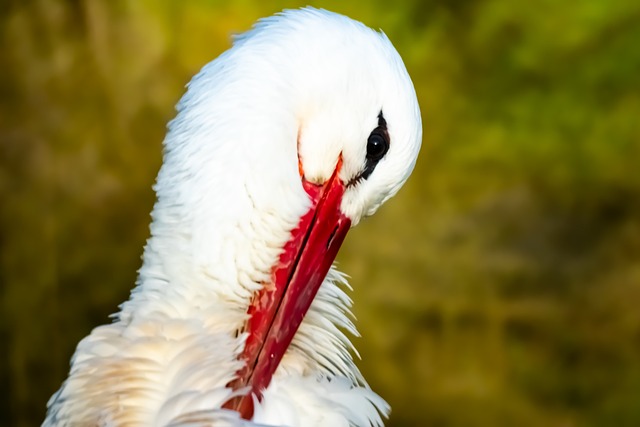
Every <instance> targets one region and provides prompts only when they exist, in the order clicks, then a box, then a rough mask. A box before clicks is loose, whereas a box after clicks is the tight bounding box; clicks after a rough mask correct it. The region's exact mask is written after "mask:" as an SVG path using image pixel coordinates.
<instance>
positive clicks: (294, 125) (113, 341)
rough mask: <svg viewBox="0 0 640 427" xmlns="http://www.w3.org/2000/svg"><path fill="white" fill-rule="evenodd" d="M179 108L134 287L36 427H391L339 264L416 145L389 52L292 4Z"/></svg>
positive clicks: (205, 71)
mask: <svg viewBox="0 0 640 427" xmlns="http://www.w3.org/2000/svg"><path fill="white" fill-rule="evenodd" d="M176 110H177V113H176V116H175V118H174V119H172V120H171V121H170V122H169V124H168V127H167V133H166V136H165V139H164V142H163V148H164V149H163V163H162V166H161V167H160V170H159V172H158V176H157V178H156V182H155V184H154V187H153V188H154V190H155V192H156V201H155V204H154V206H153V209H152V212H151V225H150V237H149V238H148V240H147V242H146V244H145V247H144V251H143V256H142V266H141V267H140V269H139V271H138V278H137V280H136V283H135V287H134V288H133V290H132V291H131V294H130V297H129V299H128V300H127V301H125V302H124V303H122V304H121V305H120V306H119V312H117V313H116V314H114V315H113V319H112V322H111V323H109V324H106V325H102V326H98V327H96V328H95V329H93V331H92V332H91V333H90V334H89V335H88V336H87V337H85V338H84V339H82V340H81V341H80V343H79V344H78V346H77V348H76V350H75V353H74V355H73V357H72V359H71V366H70V371H69V375H68V377H67V379H66V380H65V381H64V382H63V384H62V386H61V387H60V389H59V390H58V391H57V392H55V393H54V394H53V396H52V397H51V398H50V399H49V402H48V404H47V408H48V409H47V415H46V418H45V420H44V423H43V424H42V425H43V426H45V427H51V426H85V425H87V426H89V425H90V426H171V427H176V426H192V427H193V426H214V425H215V426H232V427H237V426H247V427H249V426H276V425H277V426H338V427H339V426H382V425H383V423H384V418H387V417H388V414H389V412H390V407H389V405H388V404H387V402H386V401H385V400H384V399H383V398H382V397H381V396H379V395H378V394H377V393H375V392H374V391H373V390H372V389H371V388H370V386H369V385H368V384H367V382H366V380H365V379H364V378H363V375H362V374H361V373H360V371H359V370H358V368H357V367H356V365H355V362H354V357H355V355H357V352H356V350H355V348H354V347H353V345H352V344H351V341H350V338H349V337H350V336H354V335H357V330H356V327H355V325H354V319H353V315H352V314H351V312H350V308H351V304H352V302H351V299H350V297H349V296H348V293H347V292H348V291H349V290H350V285H349V284H348V282H347V278H346V275H344V274H343V273H340V272H339V271H338V270H337V269H336V268H335V266H334V265H333V264H334V260H335V257H336V254H337V252H338V250H339V248H340V245H341V244H342V242H343V240H344V238H345V236H346V234H347V232H348V231H349V230H350V229H351V228H352V227H354V226H356V225H357V224H358V223H359V222H360V220H361V219H363V218H365V217H367V216H370V215H373V214H374V213H375V212H376V211H377V209H378V208H379V207H380V206H381V205H382V204H383V203H384V202H385V201H386V200H388V199H389V198H391V197H392V196H393V195H394V194H396V193H397V191H398V190H399V189H400V187H401V186H402V185H403V184H404V183H405V181H406V180H407V179H408V177H409V175H410V174H411V172H412V170H413V169H414V166H415V163H416V160H417V157H418V153H419V151H420V147H421V144H422V122H421V114H420V108H419V105H418V101H417V96H416V92H415V88H414V85H413V83H412V81H411V78H410V77H409V74H408V72H407V69H406V67H405V65H404V63H403V61H402V59H401V57H400V55H399V54H398V52H397V51H396V49H395V48H394V47H393V45H392V43H391V41H390V40H389V38H388V37H387V36H386V35H385V34H384V33H383V32H382V31H376V30H373V29H371V28H369V27H367V26H365V25H364V24H362V23H360V22H358V21H355V20H352V19H351V18H348V17H346V16H343V15H340V14H336V13H333V12H330V11H327V10H323V9H315V8H311V7H307V8H302V9H295V10H285V11H282V12H280V13H277V14H275V15H273V16H270V17H267V18H263V19H261V20H258V21H257V22H256V23H255V24H254V26H253V27H252V28H251V29H249V30H248V31H247V32H245V33H243V34H240V35H238V36H235V37H234V40H233V44H232V46H231V47H230V48H229V49H228V50H227V51H225V52H224V53H222V54H221V55H220V56H218V57H217V58H216V59H214V60H213V61H211V62H209V63H208V64H206V65H205V66H204V67H203V68H202V69H201V70H200V71H199V72H198V73H197V74H196V75H195V76H194V77H193V79H192V80H191V81H190V82H189V83H188V84H187V88H186V91H185V94H184V95H183V97H182V98H181V100H180V101H179V102H178V104H177V106H176ZM390 292H391V291H390Z"/></svg>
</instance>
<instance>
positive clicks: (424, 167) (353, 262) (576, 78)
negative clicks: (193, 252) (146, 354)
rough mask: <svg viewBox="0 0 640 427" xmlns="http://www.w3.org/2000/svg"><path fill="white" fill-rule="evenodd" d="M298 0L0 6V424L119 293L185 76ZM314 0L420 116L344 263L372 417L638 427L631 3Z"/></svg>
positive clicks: (638, 66) (30, 422)
mask: <svg viewBox="0 0 640 427" xmlns="http://www.w3.org/2000/svg"><path fill="white" fill-rule="evenodd" d="M302 5H303V3H297V2H286V1H258V0H244V1H238V2H233V3H229V2H223V1H213V0H191V1H182V2H179V1H169V0H164V1H160V0H141V1H124V0H112V1H107V0H66V1H64V0H25V1H17V0H13V1H8V0H1V1H0V298H1V300H0V303H1V304H2V306H1V313H0V337H1V340H2V341H1V342H2V351H0V384H3V387H2V396H1V398H0V402H1V403H0V425H7V426H9V425H11V426H34V425H39V423H40V422H41V421H42V420H43V418H44V412H45V404H46V401H47V399H48V398H49V396H50V395H51V394H52V393H53V392H54V391H55V390H56V389H57V388H58V387H59V386H60V383H61V382H62V380H63V379H64V378H65V377H66V374H67V370H68V366H69V365H68V363H69V358H70V356H71V354H72V353H73V350H74V348H75V345H76V343H77V342H78V340H79V339H81V338H82V337H83V336H85V335H86V334H87V333H89V331H90V330H91V329H92V328H93V327H95V326H97V325H99V324H102V323H105V322H108V315H109V314H110V313H113V312H115V311H116V310H117V305H118V304H119V303H120V302H122V301H123V300H125V299H126V298H127V296H128V293H129V290H130V289H131V288H132V286H133V284H134V281H135V277H136V270H137V268H138V267H139V266H140V255H141V253H142V246H143V244H144V241H145V239H146V237H147V235H148V223H149V212H150V210H151V207H152V204H153V200H154V194H153V192H152V190H151V185H152V183H153V181H154V177H155V174H156V173H157V170H158V168H159V165H160V162H161V142H162V139H163V136H164V133H165V124H166V122H167V121H168V120H169V119H170V118H172V117H173V115H174V110H173V106H174V105H175V103H176V102H177V101H178V99H179V97H180V96H181V94H182V92H183V87H184V85H185V84H186V83H187V82H188V81H189V79H190V78H191V76H192V75H193V74H194V73H196V72H197V70H198V69H199V68H200V67H201V66H203V65H204V64H205V63H207V62H208V61H210V60H212V59H213V58H214V57H215V56H217V55H218V54H219V53H220V52H222V51H224V50H225V49H226V48H228V46H229V45H230V41H229V40H230V35H231V34H233V33H237V32H241V31H244V30H246V29H248V28H249V27H250V25H251V24H252V23H253V22H254V21H255V20H256V19H257V18H259V17H262V16H266V15H270V14H272V13H274V12H276V11H278V10H281V9H282V8H285V7H298V6H302ZM315 5H316V6H320V7H326V8H328V9H332V10H335V11H337V12H341V13H345V14H347V15H349V16H351V17H353V18H355V19H359V20H361V21H363V22H365V23H366V24H368V25H370V26H372V27H374V28H382V29H384V31H385V32H386V33H387V35H388V36H389V37H390V39H391V40H392V41H393V42H394V44H395V45H396V47H397V49H398V50H399V52H400V53H401V55H402V56H403V58H404V60H405V63H406V65H407V68H408V69H409V72H410V74H411V75H412V77H413V80H414V83H415V85H416V90H417V92H418V96H419V98H420V104H421V107H422V112H423V121H424V148H423V151H422V153H421V156H420V159H419V162H418V165H417V167H416V170H415V173H414V175H413V176H412V178H411V179H410V180H409V182H408V183H407V185H406V186H405V188H404V189H403V190H402V191H401V192H400V194H399V195H398V196H397V197H396V198H395V199H394V200H392V201H390V202H389V203H388V204H387V205H386V206H385V207H384V208H382V210H381V211H380V212H379V213H378V214H377V215H376V216H375V217H373V218H371V219H369V220H367V221H365V222H364V223H363V224H362V225H360V226H358V228H356V229H355V230H354V231H353V232H352V233H350V236H349V237H348V238H347V241H346V243H345V246H344V247H343V250H342V252H341V254H340V256H339V263H340V269H341V270H343V271H345V272H347V273H348V274H349V275H350V276H351V277H352V279H351V283H352V285H353V286H354V288H355V290H354V295H353V297H354V300H355V309H354V311H355V314H356V316H357V317H358V319H359V323H358V325H359V328H360V331H361V332H362V335H363V338H358V339H355V344H356V347H357V348H358V349H359V351H360V353H361V354H362V356H363V361H362V362H361V363H360V366H361V367H362V370H363V372H364V374H365V377H366V378H367V379H368V380H369V382H370V383H371V385H372V387H373V388H374V389H375V390H376V391H378V392H379V393H380V394H381V395H382V396H383V397H385V398H386V399H387V400H388V401H389V402H390V403H391V405H392V407H393V412H392V415H391V419H390V420H389V422H388V425H389V426H396V427H399V426H416V425H425V426H437V427H463V426H464V427H484V426H519V427H526V426H546V427H548V426H557V427H572V426H602V427H611V426H616V427H623V426H634V427H635V426H639V425H640V309H639V308H638V306H639V305H640V256H639V254H640V3H639V2H637V1H633V0H627V1H625V0H620V1H615V2H607V1H604V0H584V1H567V2H558V1H550V0H545V1H535V2H526V3H525V2H512V1H508V0H476V1H472V0H463V1H435V0H430V1H416V0H414V1H411V0H407V1H398V2H388V1H382V0H371V1H368V2H357V3H356V2H351V3H348V4H346V3H345V2H340V1H337V0H336V1H328V2H319V3H316V4H315Z"/></svg>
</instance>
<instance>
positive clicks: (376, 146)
mask: <svg viewBox="0 0 640 427" xmlns="http://www.w3.org/2000/svg"><path fill="white" fill-rule="evenodd" d="M389 144H390V140H389V132H388V131H387V121H386V120H385V119H384V116H383V114H382V110H380V114H378V127H376V128H375V129H374V130H372V131H371V134H370V135H369V138H368V139H367V158H366V162H365V166H364V170H363V171H362V172H361V173H360V174H359V175H358V177H357V178H356V180H360V179H367V178H369V176H370V175H371V174H372V173H373V170H374V169H375V168H376V165H377V164H378V162H379V161H380V160H382V159H383V158H384V156H385V155H386V154H387V151H389Z"/></svg>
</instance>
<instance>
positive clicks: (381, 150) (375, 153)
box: [367, 131, 389, 162]
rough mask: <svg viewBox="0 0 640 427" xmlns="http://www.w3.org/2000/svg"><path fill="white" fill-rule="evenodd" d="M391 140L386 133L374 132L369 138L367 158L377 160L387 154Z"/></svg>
mask: <svg viewBox="0 0 640 427" xmlns="http://www.w3.org/2000/svg"><path fill="white" fill-rule="evenodd" d="M387 150H389V142H388V141H387V139H386V138H385V137H384V135H382V134H380V133H378V132H375V131H374V132H372V133H371V135H369V139H368V140H367V160H369V161H373V162H377V161H379V160H380V159H382V158H383V157H384V155H385V154H387Z"/></svg>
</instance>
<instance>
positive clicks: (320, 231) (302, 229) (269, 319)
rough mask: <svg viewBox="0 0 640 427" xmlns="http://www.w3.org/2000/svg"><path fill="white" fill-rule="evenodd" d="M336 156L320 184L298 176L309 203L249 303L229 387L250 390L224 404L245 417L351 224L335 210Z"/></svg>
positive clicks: (338, 191)
mask: <svg viewBox="0 0 640 427" xmlns="http://www.w3.org/2000/svg"><path fill="white" fill-rule="evenodd" d="M341 160H342V159H340V160H339V161H338V165H337V166H336V169H335V171H334V173H333V175H332V176H331V178H330V179H329V180H328V181H326V182H325V183H324V184H323V185H321V186H320V185H315V184H311V183H309V182H307V181H306V180H305V179H304V177H303V179H302V184H303V187H304V189H305V191H306V192H307V194H308V195H309V197H310V198H311V208H310V209H309V211H308V212H307V213H306V214H305V215H303V216H302V218H301V219H300V223H299V224H298V226H297V227H296V228H295V229H294V230H293V231H292V232H291V238H290V240H289V241H288V242H287V244H286V245H285V246H284V251H283V253H282V254H281V255H280V259H279V261H278V264H277V265H276V267H275V269H274V271H273V274H272V283H270V284H266V285H265V286H264V287H263V288H262V289H261V290H260V291H259V292H257V293H256V295H254V298H253V301H252V303H251V305H250V306H249V310H248V314H249V316H250V317H249V320H248V322H247V326H246V331H247V332H248V333H249V336H248V338H247V342H246V344H245V348H244V351H243V352H242V354H241V355H240V358H241V359H242V360H244V361H246V364H245V366H244V368H243V369H241V370H240V371H239V372H238V377H237V379H236V380H234V381H233V382H232V383H231V384H229V386H230V387H231V388H233V389H234V390H238V389H240V388H244V387H250V389H251V392H250V393H247V394H245V395H243V396H239V397H236V398H233V399H231V400H230V401H229V402H227V403H226V404H225V405H224V407H225V408H227V409H233V410H236V411H238V412H240V414H241V416H242V417H243V418H245V419H247V420H249V419H251V418H252V417H253V398H252V395H253V394H255V395H256V397H257V398H258V399H261V398H262V391H263V390H264V389H265V388H267V386H268V385H269V383H270V382H271V377H272V376H273V373H274V372H275V370H276V368H277V367H278V365H279V364H280V360H282V356H283V355H284V353H285V352H286V351H287V348H288V347H289V344H291V340H292V339H293V336H294V335H295V333H296V331H297V330H298V327H299V326H300V323H301V322H302V319H303V318H304V316H305V314H306V313H307V310H308V309H309V306H310V305H311V302H312V301H313V299H314V297H315V296H316V293H317V292H318V289H319V288H320V285H321V284H322V282H323V280H324V278H325V277H326V275H327V272H328V271H329V268H330V267H331V264H332V263H333V261H334V259H335V257H336V254H337V253H338V249H340V245H342V242H343V241H344V238H345V236H346V234H347V231H349V227H350V226H351V220H350V219H349V218H348V217H347V216H345V215H344V214H343V213H342V212H341V211H340V204H341V202H342V196H343V194H344V190H345V186H344V184H343V183H342V181H341V180H340V179H339V178H338V173H339V171H340V167H341V165H342V161H341ZM301 175H302V173H301Z"/></svg>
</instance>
